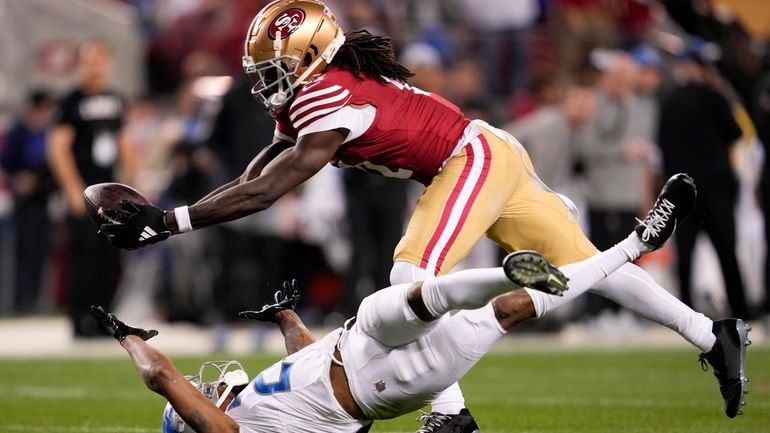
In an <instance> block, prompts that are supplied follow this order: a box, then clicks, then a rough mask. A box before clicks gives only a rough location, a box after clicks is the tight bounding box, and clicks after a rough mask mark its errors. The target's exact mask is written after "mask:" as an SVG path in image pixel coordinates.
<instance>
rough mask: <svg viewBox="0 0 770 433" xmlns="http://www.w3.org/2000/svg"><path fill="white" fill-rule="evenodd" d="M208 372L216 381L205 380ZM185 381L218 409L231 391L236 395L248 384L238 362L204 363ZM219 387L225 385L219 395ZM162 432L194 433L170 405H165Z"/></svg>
mask: <svg viewBox="0 0 770 433" xmlns="http://www.w3.org/2000/svg"><path fill="white" fill-rule="evenodd" d="M209 371H211V372H213V373H214V374H217V377H216V379H214V380H206V379H210V378H211V376H210V375H209V374H207V373H208V372H209ZM185 379H187V381H188V382H190V384H191V385H192V386H194V387H195V389H197V390H198V391H200V393H201V394H203V395H204V396H205V397H206V398H208V399H209V400H211V402H212V403H214V405H216V406H217V407H218V408H222V404H223V403H224V402H225V400H226V399H227V396H228V395H230V393H231V392H232V391H233V390H235V391H236V394H237V393H239V392H240V391H241V390H242V389H243V388H244V387H245V386H246V385H247V384H248V383H249V377H248V375H247V374H246V372H245V371H244V370H243V366H241V364H240V363H239V362H238V361H208V362H204V363H203V364H202V365H201V367H200V370H198V375H196V376H185ZM220 385H225V389H224V390H223V391H222V392H221V393H220V392H219V391H218V388H219V387H220ZM163 432H164V433H167V432H168V433H195V431H194V430H193V429H192V428H190V427H189V426H188V425H187V424H186V423H185V422H184V420H182V417H180V416H179V414H177V413H176V411H175V410H174V408H173V407H172V406H171V404H170V403H167V404H166V407H165V409H164V412H163Z"/></svg>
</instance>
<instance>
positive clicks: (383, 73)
mask: <svg viewBox="0 0 770 433" xmlns="http://www.w3.org/2000/svg"><path fill="white" fill-rule="evenodd" d="M331 65H332V66H336V67H338V68H342V69H345V70H348V71H350V72H351V73H352V74H353V75H354V76H356V77H357V78H358V79H362V78H363V77H362V76H361V75H365V76H367V77H369V78H371V79H374V80H377V81H379V82H381V83H383V82H385V79H384V78H383V77H385V78H389V79H391V80H396V81H401V82H405V81H406V80H408V79H409V78H410V77H412V76H414V74H413V73H412V72H411V71H410V70H409V69H407V68H405V67H404V66H402V65H401V64H399V63H398V62H397V61H396V54H395V53H394V52H393V45H391V43H390V38H387V37H382V36H375V35H373V34H371V33H369V32H368V31H366V30H351V31H348V32H345V43H344V44H342V46H341V47H340V49H339V51H337V54H336V55H335V56H334V58H333V59H332V62H331Z"/></svg>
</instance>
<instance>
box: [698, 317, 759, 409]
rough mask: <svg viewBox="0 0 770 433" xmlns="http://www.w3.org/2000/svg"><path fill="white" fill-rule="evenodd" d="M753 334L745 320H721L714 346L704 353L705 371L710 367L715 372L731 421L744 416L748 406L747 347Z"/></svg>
mask: <svg viewBox="0 0 770 433" xmlns="http://www.w3.org/2000/svg"><path fill="white" fill-rule="evenodd" d="M749 331H751V327H750V326H749V325H747V324H746V323H744V322H743V320H741V319H725V320H718V321H716V322H714V327H713V331H712V332H713V333H714V335H715V336H716V342H715V343H714V347H712V348H711V350H709V351H708V352H704V353H701V354H700V362H701V366H702V367H703V370H704V371H705V370H708V364H711V367H712V369H713V370H714V376H716V378H717V381H719V391H720V392H721V393H722V398H723V399H724V402H725V414H726V415H727V416H728V417H730V418H735V416H736V415H741V414H742V413H743V412H742V411H741V406H745V405H746V401H745V400H744V399H743V396H744V395H745V394H747V393H748V390H747V389H746V383H747V382H748V381H749V379H748V378H747V377H746V347H747V346H749V345H750V344H751V340H749V337H748V336H749ZM707 362H708V364H707Z"/></svg>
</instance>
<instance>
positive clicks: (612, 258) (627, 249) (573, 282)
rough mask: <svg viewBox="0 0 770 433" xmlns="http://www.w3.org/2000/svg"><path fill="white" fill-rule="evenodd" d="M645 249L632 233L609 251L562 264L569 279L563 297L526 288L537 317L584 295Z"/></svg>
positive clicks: (563, 270) (561, 269)
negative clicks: (568, 263)
mask: <svg viewBox="0 0 770 433" xmlns="http://www.w3.org/2000/svg"><path fill="white" fill-rule="evenodd" d="M644 248H645V247H644V244H643V243H642V241H641V240H640V239H639V236H637V235H636V233H631V235H630V236H629V237H627V238H626V239H624V240H622V241H621V242H620V243H618V244H617V245H615V246H614V247H612V248H610V249H608V250H606V251H602V252H601V253H598V254H596V255H595V256H593V257H590V258H588V259H585V260H583V261H580V262H577V263H573V264H570V265H566V266H562V267H560V268H559V270H560V271H562V272H563V273H564V275H566V276H567V277H568V278H569V283H568V286H569V289H568V290H567V291H566V292H564V295H563V296H554V295H549V294H546V293H543V292H540V291H537V290H533V289H524V290H526V291H527V293H528V294H529V297H530V298H532V302H533V303H534V304H535V314H536V317H543V315H544V314H546V313H547V312H549V311H551V310H553V309H556V308H559V307H561V306H562V305H564V304H566V303H567V302H570V301H572V300H573V299H575V298H577V297H578V296H580V295H582V294H583V293H585V292H586V291H587V290H588V289H590V288H592V287H594V286H595V285H596V283H598V282H599V281H601V280H603V279H604V278H607V276H608V275H610V274H611V273H612V272H614V271H615V270H617V269H618V268H620V267H621V266H623V265H624V264H626V263H628V262H629V261H631V260H636V259H637V258H639V256H640V255H641V254H642V253H643V252H644Z"/></svg>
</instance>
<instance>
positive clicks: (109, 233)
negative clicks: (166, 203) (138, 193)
mask: <svg viewBox="0 0 770 433" xmlns="http://www.w3.org/2000/svg"><path fill="white" fill-rule="evenodd" d="M103 212H104V214H105V215H106V217H107V218H109V219H110V220H113V221H117V223H113V224H102V225H100V226H99V234H100V235H101V236H102V237H104V238H106V239H107V240H108V241H110V243H111V244H113V245H115V246H116V247H118V248H123V249H126V250H135V249H137V248H142V247H145V246H147V245H150V244H154V243H156V242H160V241H162V240H165V239H167V238H168V237H169V236H171V231H170V230H169V229H168V227H166V223H165V221H164V220H163V215H164V214H165V213H166V211H164V210H163V209H160V208H158V207H155V206H153V205H151V204H142V203H135V202H132V201H128V200H123V201H121V202H120V205H119V206H118V208H117V209H105V210H104V211H103Z"/></svg>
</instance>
